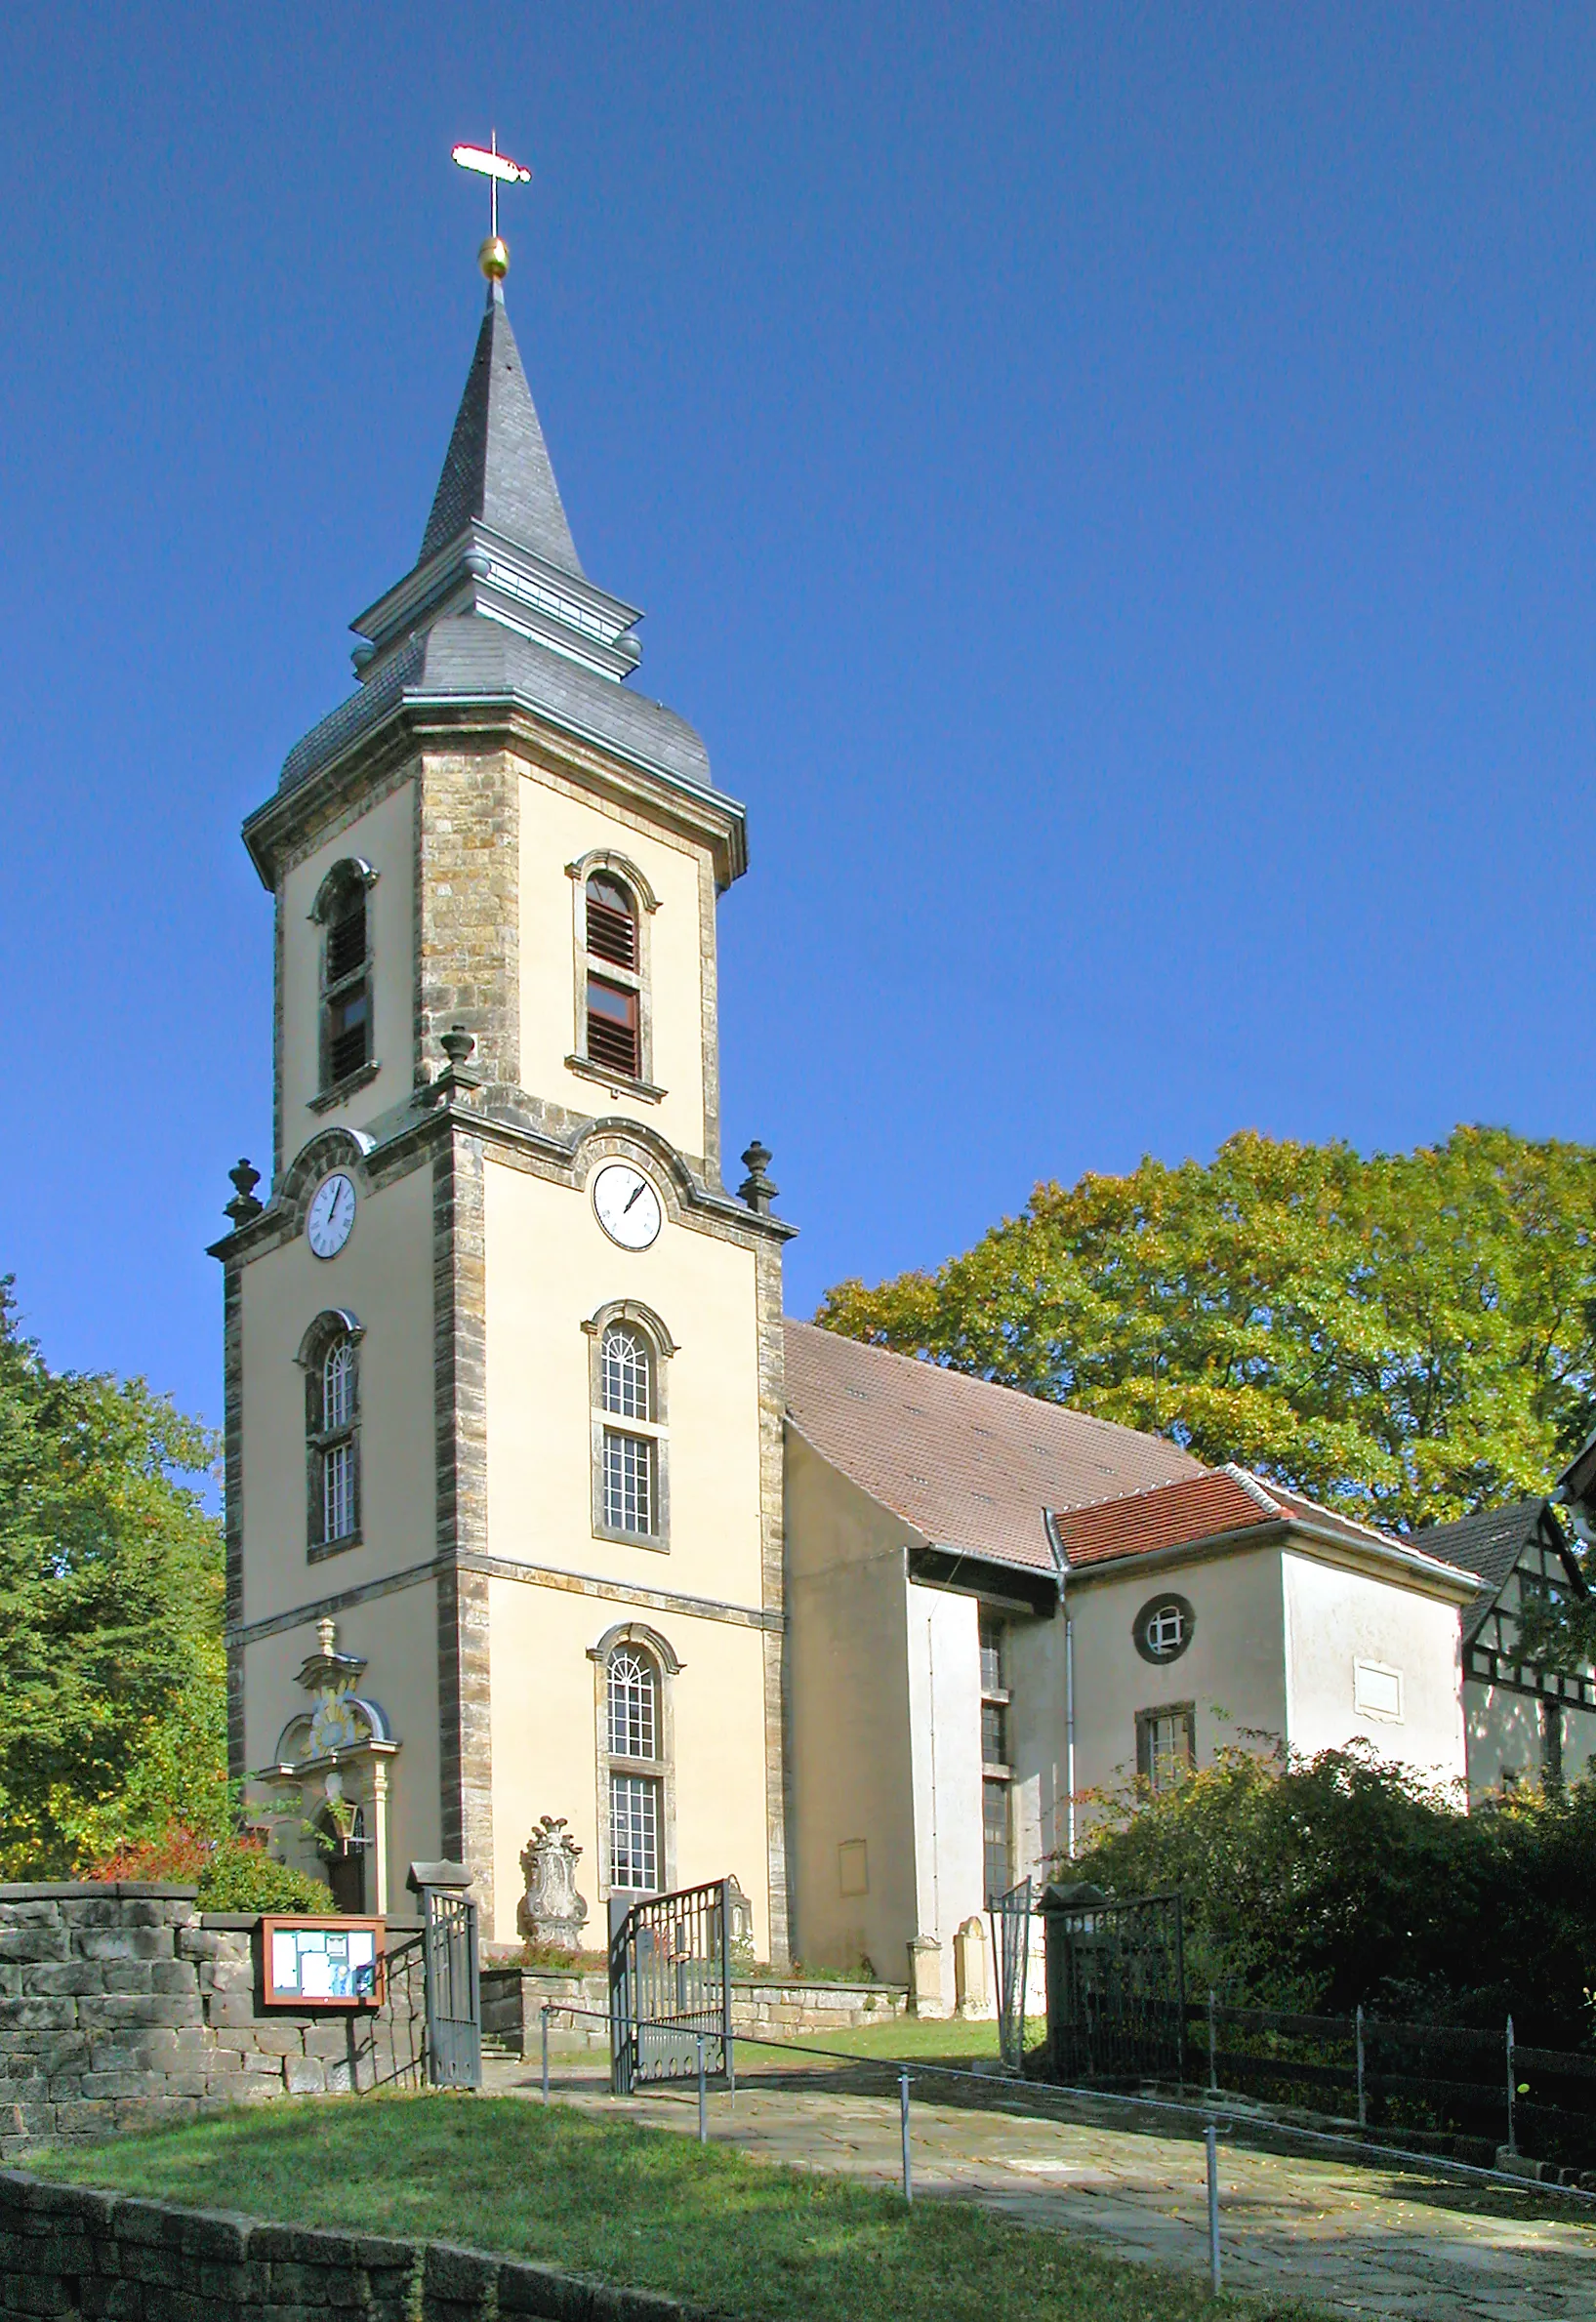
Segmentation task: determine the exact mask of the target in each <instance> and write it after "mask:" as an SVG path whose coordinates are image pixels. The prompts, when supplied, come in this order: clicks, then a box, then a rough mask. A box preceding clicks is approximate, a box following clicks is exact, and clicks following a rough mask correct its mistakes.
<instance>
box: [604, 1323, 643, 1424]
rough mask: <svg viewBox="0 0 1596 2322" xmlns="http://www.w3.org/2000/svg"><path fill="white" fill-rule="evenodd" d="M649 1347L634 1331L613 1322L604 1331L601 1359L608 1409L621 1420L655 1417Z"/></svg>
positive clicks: (605, 1399) (606, 1407)
mask: <svg viewBox="0 0 1596 2322" xmlns="http://www.w3.org/2000/svg"><path fill="white" fill-rule="evenodd" d="M649 1370H650V1365H649V1358H648V1347H647V1344H646V1342H645V1341H644V1340H643V1339H641V1338H640V1337H639V1336H638V1335H637V1333H636V1332H635V1331H634V1330H623V1329H622V1328H620V1326H619V1325H618V1324H611V1326H610V1327H609V1329H607V1330H606V1331H605V1332H604V1346H603V1354H602V1358H601V1362H600V1374H601V1393H602V1395H603V1403H604V1408H605V1410H607V1411H613V1412H614V1413H615V1415H616V1417H617V1418H621V1419H644V1420H649V1419H652V1418H653V1416H654V1409H653V1401H654V1398H653V1381H652V1379H651V1377H650V1375H649Z"/></svg>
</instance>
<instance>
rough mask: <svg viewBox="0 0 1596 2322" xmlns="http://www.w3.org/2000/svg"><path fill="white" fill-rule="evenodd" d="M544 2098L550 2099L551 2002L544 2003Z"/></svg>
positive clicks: (546, 2101) (546, 2100) (545, 2100)
mask: <svg viewBox="0 0 1596 2322" xmlns="http://www.w3.org/2000/svg"><path fill="white" fill-rule="evenodd" d="M543 2100H544V2102H545V2103H546V2104H547V2103H548V2101H549V2002H548V2001H547V2000H545V2001H544V2003H543Z"/></svg>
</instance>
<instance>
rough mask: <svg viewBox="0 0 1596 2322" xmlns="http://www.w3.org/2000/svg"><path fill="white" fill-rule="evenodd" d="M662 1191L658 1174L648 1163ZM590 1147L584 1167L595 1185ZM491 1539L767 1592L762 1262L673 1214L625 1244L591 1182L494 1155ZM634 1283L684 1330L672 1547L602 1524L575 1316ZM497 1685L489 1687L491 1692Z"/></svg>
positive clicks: (570, 1558)
mask: <svg viewBox="0 0 1596 2322" xmlns="http://www.w3.org/2000/svg"><path fill="white" fill-rule="evenodd" d="M636 1160H637V1163H638V1165H639V1166H645V1165H646V1166H647V1167H648V1168H649V1170H650V1172H651V1175H652V1178H653V1182H654V1184H655V1186H656V1188H657V1189H658V1190H659V1191H660V1192H661V1193H662V1195H663V1194H664V1192H665V1187H666V1182H667V1181H666V1176H665V1172H664V1171H663V1170H662V1169H660V1168H659V1167H658V1165H657V1164H655V1163H652V1162H648V1161H646V1157H645V1156H644V1154H643V1152H642V1150H641V1148H639V1149H638V1153H637V1156H636ZM601 1165H602V1163H601V1162H595V1163H594V1164H593V1168H591V1169H590V1170H589V1172H588V1183H589V1184H591V1181H592V1176H593V1172H594V1170H595V1169H596V1168H597V1167H599V1166H601ZM485 1205H486V1249H487V1265H486V1273H487V1410H488V1537H489V1542H490V1545H491V1549H492V1552H493V1554H494V1555H495V1556H503V1557H512V1558H515V1559H516V1560H517V1561H519V1562H522V1563H526V1564H542V1565H552V1566H555V1567H557V1568H559V1569H561V1570H563V1571H578V1572H585V1573H593V1574H596V1575H599V1576H601V1577H607V1578H610V1579H613V1580H619V1581H622V1582H625V1583H629V1584H632V1585H634V1586H637V1587H641V1588H647V1589H670V1590H673V1591H675V1592H677V1593H679V1594H683V1595H691V1596H697V1597H711V1598H715V1599H716V1600H718V1601H727V1602H730V1603H733V1604H737V1605H741V1606H744V1607H756V1608H757V1607H758V1606H759V1605H760V1604H761V1602H762V1595H761V1590H762V1580H761V1543H760V1528H759V1405H758V1386H759V1382H758V1343H757V1312H756V1300H755V1261H754V1253H753V1251H752V1250H750V1249H746V1248H741V1247H739V1246H737V1245H736V1244H735V1243H732V1242H722V1241H719V1240H717V1239H716V1237H715V1236H713V1235H709V1234H704V1233H698V1232H694V1231H692V1230H691V1229H690V1228H688V1227H686V1226H683V1225H679V1224H676V1223H675V1222H674V1221H673V1220H672V1218H671V1215H670V1207H669V1203H668V1202H667V1203H666V1204H665V1208H666V1222H665V1224H664V1226H663V1228H662V1229H661V1233H660V1236H659V1239H658V1241H657V1242H655V1243H654V1245H653V1247H652V1248H651V1249H646V1250H635V1251H634V1250H624V1249H618V1248H617V1247H616V1245H615V1244H614V1242H611V1241H610V1240H609V1239H608V1237H607V1236H606V1235H605V1234H604V1232H603V1230H602V1228H601V1227H600V1226H599V1224H598V1221H597V1219H596V1218H595V1217H594V1216H593V1204H592V1202H591V1200H590V1198H589V1194H588V1191H587V1190H586V1187H584V1189H583V1190H580V1191H573V1190H572V1189H571V1188H570V1187H568V1186H563V1185H558V1184H552V1183H550V1182H549V1181H548V1180H546V1179H544V1178H540V1177H533V1176H530V1175H525V1174H523V1173H522V1172H520V1171H518V1170H516V1169H512V1168H507V1167H505V1166H504V1165H502V1164H499V1163H495V1162H494V1161H491V1160H489V1161H488V1163H487V1167H486V1187H485ZM627 1297H633V1298H638V1299H641V1300H642V1301H643V1302H644V1304H646V1305H647V1306H649V1307H651V1308H652V1309H653V1310H654V1312H655V1313H656V1314H657V1315H658V1316H659V1317H660V1319H661V1321H662V1322H663V1323H664V1324H665V1325H666V1327H667V1329H668V1330H669V1331H670V1333H671V1335H672V1337H673V1338H674V1339H675V1341H676V1343H677V1349H678V1351H677V1353H676V1354H675V1356H674V1357H673V1358H672V1361H671V1364H670V1367H669V1377H668V1382H667V1394H668V1405H667V1407H668V1411H669V1427H670V1446H669V1453H668V1456H669V1462H670V1506H671V1517H670V1545H669V1549H668V1551H666V1552H664V1553H662V1552H661V1551H659V1550H658V1549H652V1548H647V1547H641V1546H638V1547H634V1546H632V1545H631V1544H630V1543H627V1542H618V1541H611V1540H600V1539H595V1538H594V1536H593V1448H592V1445H593V1434H592V1404H591V1401H590V1384H589V1367H588V1364H589V1348H590V1344H591V1341H590V1340H589V1338H588V1337H587V1335H586V1334H585V1333H584V1331H583V1328H582V1324H583V1323H584V1321H586V1320H587V1319H588V1318H589V1317H591V1316H592V1315H593V1313H594V1312H595V1311H596V1310H597V1309H598V1308H599V1307H600V1306H602V1305H604V1304H606V1303H607V1302H608V1301H610V1300H612V1299H617V1298H627ZM496 1690H497V1689H496Z"/></svg>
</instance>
